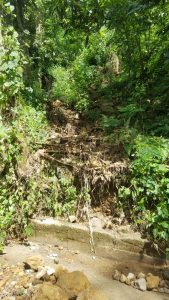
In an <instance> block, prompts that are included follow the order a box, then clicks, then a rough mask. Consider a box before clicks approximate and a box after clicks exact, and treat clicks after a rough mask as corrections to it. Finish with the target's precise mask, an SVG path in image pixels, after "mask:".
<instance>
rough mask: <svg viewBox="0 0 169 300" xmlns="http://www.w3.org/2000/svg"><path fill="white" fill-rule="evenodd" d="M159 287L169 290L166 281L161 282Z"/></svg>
mask: <svg viewBox="0 0 169 300" xmlns="http://www.w3.org/2000/svg"><path fill="white" fill-rule="evenodd" d="M159 287H160V288H164V287H166V288H169V284H168V282H167V280H161V281H160V284H159Z"/></svg>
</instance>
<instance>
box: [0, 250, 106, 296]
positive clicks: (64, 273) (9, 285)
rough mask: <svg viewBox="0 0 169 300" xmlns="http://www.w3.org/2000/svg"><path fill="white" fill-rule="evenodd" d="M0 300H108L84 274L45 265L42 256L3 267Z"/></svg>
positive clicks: (57, 266)
mask: <svg viewBox="0 0 169 300" xmlns="http://www.w3.org/2000/svg"><path fill="white" fill-rule="evenodd" d="M0 299H3V300H24V299H25V300H46V299H48V300H70V299H71V300H108V298H107V297H106V296H105V295H104V294H103V293H102V291H100V290H96V289H94V288H92V286H91V284H90V282H89V280H88V278H87V277H86V276H85V275H84V273H83V272H80V271H74V272H69V271H68V270H67V269H66V268H64V267H63V266H62V265H59V264H58V265H56V267H55V268H53V267H48V266H45V265H44V260H43V257H42V256H41V255H35V256H31V257H27V258H26V259H25V261H24V263H23V264H19V265H18V266H12V267H6V269H5V276H4V281H3V284H1V285H0Z"/></svg>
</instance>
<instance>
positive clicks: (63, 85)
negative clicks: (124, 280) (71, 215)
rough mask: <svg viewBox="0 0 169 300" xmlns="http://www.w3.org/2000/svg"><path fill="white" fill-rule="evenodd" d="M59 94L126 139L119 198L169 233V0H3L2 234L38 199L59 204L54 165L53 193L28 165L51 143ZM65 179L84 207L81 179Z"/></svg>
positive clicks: (48, 208) (111, 136)
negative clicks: (29, 173) (42, 146)
mask: <svg viewBox="0 0 169 300" xmlns="http://www.w3.org/2000/svg"><path fill="white" fill-rule="evenodd" d="M56 100H59V101H61V103H63V104H64V105H65V107H67V108H68V109H73V110H75V111H76V112H77V113H78V114H79V115H80V116H81V118H83V119H84V120H85V122H86V124H87V123H90V122H93V124H97V126H98V127H99V129H100V130H101V131H102V132H103V133H104V136H105V137H106V139H108V140H109V142H110V143H111V145H112V147H116V145H120V147H121V148H120V149H122V150H120V151H122V153H123V155H124V159H125V160H126V161H127V162H128V174H127V176H126V178H125V181H124V182H123V183H122V184H121V186H120V187H119V188H118V190H117V191H116V201H117V206H120V207H121V208H122V209H123V211H124V213H125V214H126V217H127V218H129V220H130V222H133V223H135V224H137V226H139V228H141V230H142V228H144V231H146V232H147V233H148V237H149V238H150V239H153V240H154V241H156V242H157V241H165V242H168V240H169V222H168V220H169V165H168V162H169V147H168V143H169V1H167V0H161V1H160V0H154V1H153V0H149V1H148V0H146V1H145V0H138V1H134V0H83V1H81V0H78V1H76V0H35V1H32V0H29V1H28V0H11V1H6V0H0V184H1V189H0V229H1V235H2V240H3V239H4V237H5V236H6V228H10V234H14V235H20V234H22V233H23V232H24V231H26V232H27V231H29V230H28V229H29V221H28V220H29V218H30V217H32V215H34V214H36V213H37V211H36V209H37V206H38V207H39V211H41V212H43V213H47V214H52V215H57V213H58V206H57V209H56V202H57V201H58V189H57V188H58V187H57V184H55V180H54V178H55V177H54V175H53V174H54V173H53V172H54V171H53V169H52V168H51V169H50V171H49V172H47V171H46V170H45V171H43V175H41V176H42V177H43V180H47V181H48V182H49V186H50V188H49V190H50V191H49V190H48V192H44V190H43V189H42V186H41V182H42V181H43V180H42V178H40V176H39V177H38V179H37V178H36V179H35V178H33V177H32V178H29V179H28V178H23V177H24V176H23V174H22V172H21V171H20V170H21V169H22V168H23V166H24V164H25V159H26V157H28V156H30V155H31V153H35V152H36V151H38V149H39V148H38V147H39V146H38V145H39V144H43V143H45V141H46V139H47V132H48V130H49V127H50V120H49V117H48V111H49V107H51V106H52V103H53V102H54V101H56ZM112 160H113V158H112ZM21 164H22V167H21V166H20V165H21ZM44 178H45V179H44ZM49 179H50V180H49ZM60 184H61V186H62V192H63V193H62V196H63V198H64V199H68V200H66V201H67V202H66V203H67V204H66V205H67V206H66V207H68V208H65V206H64V205H63V207H64V208H65V209H68V211H69V208H70V206H71V212H72V210H74V211H75V210H76V208H77V207H76V205H75V203H76V201H77V199H78V191H77V187H76V186H74V185H73V183H72V181H71V180H70V181H66V182H65V180H62V182H61V183H60ZM70 191H71V193H70ZM88 193H89V194H90V191H88ZM68 194H69V197H68ZM70 194H71V196H70ZM56 199H57V200H56ZM69 200H70V201H69ZM69 202H70V203H71V205H69V204H70V203H69ZM37 203H38V204H37ZM72 203H73V205H72ZM59 213H60V214H62V213H63V214H64V213H65V210H64V209H63V211H62V208H61V207H60V206H59Z"/></svg>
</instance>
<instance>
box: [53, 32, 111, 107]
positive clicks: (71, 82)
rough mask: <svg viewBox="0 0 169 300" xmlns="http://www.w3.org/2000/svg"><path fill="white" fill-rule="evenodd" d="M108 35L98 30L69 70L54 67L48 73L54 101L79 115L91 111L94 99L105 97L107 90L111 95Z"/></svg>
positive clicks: (109, 36) (109, 33)
mask: <svg viewBox="0 0 169 300" xmlns="http://www.w3.org/2000/svg"><path fill="white" fill-rule="evenodd" d="M112 35H113V34H112V31H109V30H107V29H106V28H104V27H102V28H101V30H100V32H99V33H95V34H91V36H90V39H89V44H88V46H87V47H86V48H85V47H84V48H83V49H82V51H81V53H80V54H79V55H78V56H77V57H76V58H75V60H74V61H73V62H71V64H70V65H69V67H67V68H64V67H61V66H55V67H53V68H52V69H51V70H50V73H51V74H52V76H53V77H54V83H53V88H52V94H53V96H54V97H57V98H59V99H61V100H62V101H63V102H65V103H66V104H68V105H73V106H74V107H75V108H76V109H77V110H79V111H87V110H88V109H89V108H91V107H92V104H93V103H92V102H93V100H94V98H96V97H97V98H98V97H99V96H101V94H105V91H106V90H107V86H108V91H109V93H110V94H112V91H111V83H112V77H113V72H114V71H113V69H114V65H113V64H114V62H113V60H112V57H113V55H114V56H115V54H114V50H113V47H112V46H111V45H110V44H111V43H110V40H111V39H112ZM98 95H99V96H98ZM109 97H111V95H109Z"/></svg>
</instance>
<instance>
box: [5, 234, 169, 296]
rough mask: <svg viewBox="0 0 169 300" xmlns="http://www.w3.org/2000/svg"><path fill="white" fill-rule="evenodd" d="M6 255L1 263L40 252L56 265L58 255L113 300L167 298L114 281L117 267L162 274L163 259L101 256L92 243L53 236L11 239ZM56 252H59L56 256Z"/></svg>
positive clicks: (118, 253) (47, 262) (122, 253)
mask: <svg viewBox="0 0 169 300" xmlns="http://www.w3.org/2000/svg"><path fill="white" fill-rule="evenodd" d="M5 251H6V254H4V255H2V256H0V265H4V264H8V265H14V264H17V263H18V262H23V261H24V259H25V258H26V257H27V256H29V255H35V254H41V255H42V256H43V257H44V259H45V265H48V266H54V265H55V263H54V260H53V259H52V258H51V257H52V256H53V257H55V259H56V260H58V261H59V263H60V264H62V265H64V266H65V267H67V268H68V269H69V270H70V271H71V270H72V271H73V270H79V271H83V272H84V273H85V274H86V275H87V277H88V278H89V280H90V282H91V283H92V285H93V286H94V287H96V288H100V289H101V290H103V291H104V293H105V294H106V295H107V296H108V297H109V299H110V300H168V299H169V297H168V295H165V294H161V293H155V292H141V291H139V290H136V289H134V288H132V287H130V286H127V285H125V284H122V283H120V282H118V281H114V280H112V272H113V270H114V269H118V270H120V271H123V273H124V274H128V273H129V272H134V273H135V274H137V273H139V272H144V273H148V272H152V273H153V274H160V270H161V269H162V267H163V266H164V265H163V262H162V261H158V260H156V259H152V258H149V257H144V258H143V257H140V256H139V255H137V254H131V253H128V252H125V251H119V250H118V251H117V250H114V251H113V252H112V251H111V252H109V251H108V249H106V248H105V252H104V251H103V252H102V253H99V255H98V254H97V253H96V254H93V253H91V251H90V247H89V245H86V244H83V243H77V242H75V241H68V242H65V241H60V240H58V241H56V239H55V240H52V238H49V239H48V238H42V237H39V238H36V239H35V240H33V239H32V240H31V241H30V242H29V243H28V244H27V245H21V244H18V243H14V242H11V243H10V244H9V245H8V246H7V247H6V248H5ZM56 254H57V255H56Z"/></svg>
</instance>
